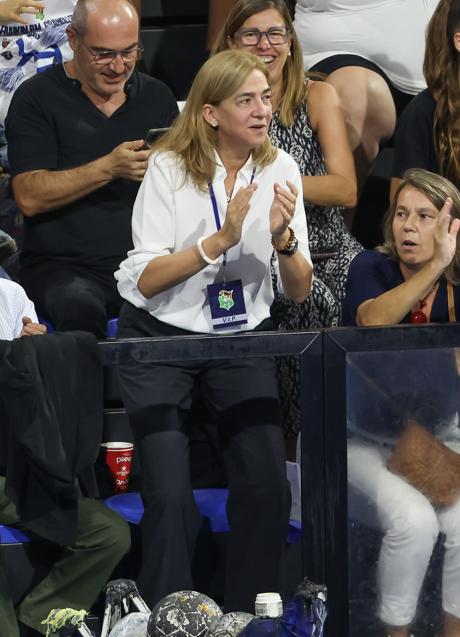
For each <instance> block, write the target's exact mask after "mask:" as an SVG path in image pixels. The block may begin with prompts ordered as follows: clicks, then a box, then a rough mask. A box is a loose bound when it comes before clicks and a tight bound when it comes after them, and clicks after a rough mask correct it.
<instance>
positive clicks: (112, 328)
mask: <svg viewBox="0 0 460 637" xmlns="http://www.w3.org/2000/svg"><path fill="white" fill-rule="evenodd" d="M38 322H39V323H41V324H42V325H46V329H47V330H48V334H51V333H52V332H55V331H56V328H55V327H54V325H53V324H52V323H51V321H47V320H46V319H44V318H41V317H40V316H39V317H38ZM117 332H118V318H111V319H109V320H108V321H107V338H114V337H115V336H116V335H117Z"/></svg>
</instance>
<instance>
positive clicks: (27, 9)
mask: <svg viewBox="0 0 460 637" xmlns="http://www.w3.org/2000/svg"><path fill="white" fill-rule="evenodd" d="M44 8H45V4H44V3H43V2H35V1H34V0H0V22H2V23H5V22H19V23H20V24H27V20H26V19H25V18H23V17H22V16H21V14H22V13H33V14H34V13H39V12H40V11H42V9H44Z"/></svg>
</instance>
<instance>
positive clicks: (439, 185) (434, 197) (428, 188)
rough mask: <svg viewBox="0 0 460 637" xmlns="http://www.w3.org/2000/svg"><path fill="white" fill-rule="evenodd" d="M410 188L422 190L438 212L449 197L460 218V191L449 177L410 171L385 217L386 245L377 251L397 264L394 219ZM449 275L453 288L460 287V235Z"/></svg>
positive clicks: (454, 211) (418, 170)
mask: <svg viewBox="0 0 460 637" xmlns="http://www.w3.org/2000/svg"><path fill="white" fill-rule="evenodd" d="M406 186H412V187H413V188H416V189H417V190H418V191H420V192H421V193H422V194H423V195H425V197H426V198H427V199H428V200H429V201H431V203H432V204H433V206H434V207H435V208H436V210H441V208H442V207H443V205H444V203H445V201H446V199H447V197H450V198H451V199H452V210H451V215H452V217H453V218H455V219H460V192H459V191H458V190H457V188H456V187H455V186H454V184H452V183H451V182H450V181H449V180H448V179H446V178H445V177H442V176H441V175H437V174H435V173H431V172H429V171H428V170H424V169H423V168H411V169H410V170H406V172H405V173H404V175H403V178H402V180H401V182H400V184H399V186H398V189H397V190H396V192H395V196H394V198H393V203H392V205H391V207H390V208H389V210H388V212H387V214H386V215H385V219H384V222H383V237H384V243H383V244H382V245H380V246H378V248H377V250H378V251H379V252H382V253H383V254H387V255H388V256H389V257H391V258H392V259H393V260H394V261H399V256H398V252H397V250H396V245H395V239H394V236H393V219H394V216H395V213H396V208H397V207H398V199H399V195H400V193H401V191H402V190H403V189H404V188H405V187H406ZM445 276H446V279H447V280H448V281H450V282H451V283H452V284H453V285H459V284H460V233H459V235H457V248H456V250H455V255H454V258H453V259H452V261H451V263H450V265H449V267H448V268H447V270H446V272H445Z"/></svg>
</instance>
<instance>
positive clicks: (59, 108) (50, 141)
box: [6, 65, 177, 274]
mask: <svg viewBox="0 0 460 637" xmlns="http://www.w3.org/2000/svg"><path fill="white" fill-rule="evenodd" d="M125 91H126V95H127V100H126V102H125V103H124V104H123V105H122V106H121V107H120V108H119V109H118V110H117V111H115V113H113V115H112V116H111V117H107V116H106V115H104V113H102V112H101V111H100V110H99V109H98V108H97V107H96V106H95V105H94V104H93V103H92V102H91V101H90V100H89V98H88V97H87V96H86V95H85V93H83V91H82V90H81V88H80V83H79V82H78V81H76V80H73V79H71V78H69V77H68V76H67V75H66V73H65V71H64V68H63V67H62V65H59V66H55V67H53V68H51V69H49V70H48V71H46V72H44V73H41V74H38V75H35V76H34V77H32V78H31V79H29V80H27V81H26V82H24V83H23V84H22V85H21V86H20V87H19V88H18V89H17V91H16V93H15V95H14V97H13V100H12V103H11V106H10V109H9V114H8V117H7V121H6V134H7V139H8V156H9V162H10V167H11V173H12V175H13V176H14V175H17V174H20V173H23V172H28V171H32V170H41V169H46V170H64V169H69V168H75V167H76V166H80V165H83V164H87V163H88V162H91V161H93V160H95V159H97V158H99V157H102V156H103V155H106V154H108V153H110V152H111V151H112V150H113V149H114V148H115V147H116V146H118V145H119V144H121V143H122V142H125V141H132V140H136V139H143V138H144V137H145V134H146V132H147V130H148V129H149V128H155V127H163V126H168V125H169V124H170V123H171V121H172V120H173V119H174V117H175V116H176V114H177V104H176V100H175V98H174V96H173V94H172V92H171V91H170V89H169V88H168V87H167V86H166V85H165V84H163V83H162V82H160V81H159V80H156V79H154V78H151V77H148V76H146V75H143V74H141V73H138V72H137V71H135V72H134V73H133V75H132V76H131V78H130V79H129V80H128V82H127V83H126V86H125ZM138 188H139V183H138V182H135V181H131V180H129V179H115V180H113V181H112V182H110V183H109V184H107V185H106V186H103V187H101V188H99V189H98V190H95V191H94V192H92V193H91V194H89V195H86V196H85V197H83V198H82V199H79V200H78V201H75V202H74V203H72V204H69V205H67V206H65V207H63V208H61V209H59V210H56V211H53V212H49V213H42V214H39V215H37V216H35V217H31V218H26V219H25V229H24V250H23V254H22V261H21V263H22V267H27V266H32V265H34V264H35V263H38V262H43V261H49V260H53V261H55V260H56V261H60V262H67V263H74V264H78V265H81V266H85V267H89V268H91V269H92V270H93V271H94V272H95V273H96V272H99V273H100V274H108V273H110V274H111V273H113V272H114V271H115V270H116V269H117V267H118V264H119V262H120V261H121V260H122V259H123V258H124V257H125V255H126V252H127V251H128V250H129V249H130V248H131V247H132V242H131V213H132V207H133V204H134V200H135V197H136V194H137V190H138Z"/></svg>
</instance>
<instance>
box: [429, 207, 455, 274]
mask: <svg viewBox="0 0 460 637" xmlns="http://www.w3.org/2000/svg"><path fill="white" fill-rule="evenodd" d="M451 210H452V199H451V198H450V197H448V198H447V199H446V201H445V203H444V205H443V207H442V208H441V211H440V213H439V216H438V219H437V222H436V228H435V231H434V235H433V241H434V253H433V261H435V262H436V263H438V264H439V265H440V266H441V267H442V268H447V266H448V265H449V264H450V263H451V261H452V259H453V258H454V256H455V251H456V249H457V234H458V230H459V228H460V219H452V217H451Z"/></svg>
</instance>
